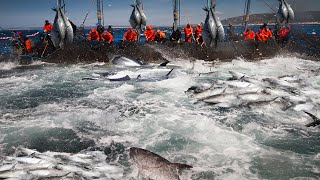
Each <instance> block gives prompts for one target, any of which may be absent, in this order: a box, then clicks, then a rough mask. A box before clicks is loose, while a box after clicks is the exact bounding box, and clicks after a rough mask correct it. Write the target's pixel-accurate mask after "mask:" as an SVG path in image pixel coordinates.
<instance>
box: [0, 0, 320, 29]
mask: <svg viewBox="0 0 320 180" xmlns="http://www.w3.org/2000/svg"><path fill="white" fill-rule="evenodd" d="M264 1H266V2H267V3H268V4H270V6H271V7H272V8H273V9H275V10H277V7H278V4H279V3H278V0H252V7H251V13H252V14H255V13H266V12H269V13H271V12H273V11H272V10H271V8H269V7H268V6H267V5H266V4H265V2H264ZM65 2H66V11H67V12H66V15H67V16H68V17H69V19H70V20H72V21H73V22H74V23H75V24H76V25H78V26H79V25H80V24H82V22H83V20H84V18H85V15H86V13H87V11H88V9H89V7H90V4H91V2H92V0H65ZM133 2H134V0H104V10H105V13H104V18H105V25H108V24H111V25H113V26H129V17H130V14H131V12H132V7H131V6H130V4H132V3H133ZM287 2H288V3H289V4H291V6H292V8H293V9H294V10H295V11H307V10H309V11H312V10H320V0H287ZM55 4H56V0H1V6H0V27H1V28H14V27H26V28H28V27H41V26H42V25H43V22H44V20H46V19H48V20H49V21H51V22H52V21H53V20H54V17H55V12H54V11H53V10H52V9H51V8H53V7H54V6H55ZM205 4H206V0H181V24H186V23H187V22H190V23H192V24H197V23H200V22H201V21H204V20H205V11H203V10H202V8H203V7H204V6H205ZM244 4H245V0H217V6H216V10H217V15H218V17H220V19H221V20H222V19H226V18H230V17H234V16H240V15H243V10H244ZM172 9H173V6H172V0H144V10H145V14H146V16H147V18H148V22H147V23H148V24H151V25H159V26H163V25H172V23H173V15H172ZM96 22H97V18H96V3H95V2H94V4H93V6H92V8H91V11H90V13H89V16H88V18H87V20H86V22H85V25H86V26H93V25H95V23H96Z"/></svg>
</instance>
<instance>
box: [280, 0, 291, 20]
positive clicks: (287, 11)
mask: <svg viewBox="0 0 320 180" xmlns="http://www.w3.org/2000/svg"><path fill="white" fill-rule="evenodd" d="M279 3H280V5H279V9H278V13H277V18H278V21H279V22H280V23H283V22H286V23H288V22H289V20H293V19H294V12H293V9H292V8H291V6H290V5H289V4H288V3H287V2H286V1H285V0H279Z"/></svg>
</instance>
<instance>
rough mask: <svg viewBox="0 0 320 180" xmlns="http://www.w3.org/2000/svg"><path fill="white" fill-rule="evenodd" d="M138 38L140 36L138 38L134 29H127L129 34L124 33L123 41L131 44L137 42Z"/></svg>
mask: <svg viewBox="0 0 320 180" xmlns="http://www.w3.org/2000/svg"><path fill="white" fill-rule="evenodd" d="M137 37H138V36H137V33H135V32H134V31H133V30H132V28H128V29H127V32H126V33H124V35H123V38H122V40H123V41H124V40H127V41H130V42H133V41H135V40H137Z"/></svg>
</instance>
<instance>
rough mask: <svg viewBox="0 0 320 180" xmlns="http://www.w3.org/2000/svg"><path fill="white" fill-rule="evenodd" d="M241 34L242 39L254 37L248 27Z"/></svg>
mask: <svg viewBox="0 0 320 180" xmlns="http://www.w3.org/2000/svg"><path fill="white" fill-rule="evenodd" d="M243 36H244V40H250V39H254V36H255V33H254V32H253V31H252V30H251V29H250V30H249V31H248V29H246V30H245V31H244V32H243Z"/></svg>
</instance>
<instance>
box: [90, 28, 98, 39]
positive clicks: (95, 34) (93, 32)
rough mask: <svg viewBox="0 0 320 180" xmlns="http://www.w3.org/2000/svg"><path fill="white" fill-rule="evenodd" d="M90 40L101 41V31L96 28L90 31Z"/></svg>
mask: <svg viewBox="0 0 320 180" xmlns="http://www.w3.org/2000/svg"><path fill="white" fill-rule="evenodd" d="M88 40H89V41H95V40H96V41H99V40H100V36H99V33H98V31H97V30H96V29H95V28H92V29H91V31H90V32H89V35H88Z"/></svg>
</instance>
